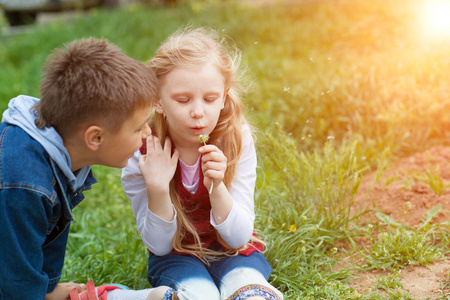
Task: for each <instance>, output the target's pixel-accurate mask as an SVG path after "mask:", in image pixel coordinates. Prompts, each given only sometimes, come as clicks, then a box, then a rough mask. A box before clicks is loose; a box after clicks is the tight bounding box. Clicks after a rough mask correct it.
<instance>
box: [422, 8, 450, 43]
mask: <svg viewBox="0 0 450 300" xmlns="http://www.w3.org/2000/svg"><path fill="white" fill-rule="evenodd" d="M422 16H423V26H424V30H425V34H426V35H427V36H430V37H434V38H450V0H427V1H425V2H424V6H423V10H422Z"/></svg>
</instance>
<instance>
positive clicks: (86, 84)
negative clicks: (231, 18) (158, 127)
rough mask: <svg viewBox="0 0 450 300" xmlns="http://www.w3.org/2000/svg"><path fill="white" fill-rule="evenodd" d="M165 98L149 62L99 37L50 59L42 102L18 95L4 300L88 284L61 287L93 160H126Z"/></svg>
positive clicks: (3, 133)
mask: <svg viewBox="0 0 450 300" xmlns="http://www.w3.org/2000/svg"><path fill="white" fill-rule="evenodd" d="M156 95H157V93H156V77H155V75H154V74H153V73H152V72H151V71H150V70H149V69H148V68H146V67H145V65H144V64H142V63H141V62H139V61H136V60H134V59H132V58H130V57H128V56H127V55H125V54H123V53H122V52H121V51H120V49H118V48H117V47H116V46H114V45H112V44H109V43H108V42H107V41H105V40H98V39H94V38H89V39H81V40H78V41H74V42H72V43H70V44H68V45H66V47H65V49H57V50H56V51H55V52H54V53H53V54H52V55H51V56H49V59H48V60H47V62H46V65H45V67H44V75H43V78H42V81H41V96H42V97H41V100H39V99H37V98H33V97H28V96H18V97H16V98H14V99H12V100H11V101H10V103H9V108H8V109H7V110H6V111H5V112H4V114H3V121H2V122H3V123H1V124H0V228H1V229H0V241H1V242H0V278H1V280H0V300H5V299H8V300H9V299H44V298H45V299H49V300H52V299H57V300H58V299H63V300H65V299H67V298H68V297H69V292H70V291H71V290H73V289H76V290H77V291H78V292H82V291H83V290H84V289H85V286H84V285H79V284H75V283H61V284H58V281H59V279H60V276H61V270H62V267H63V263H64V254H65V249H66V243H67V238H68V234H69V225H70V222H71V221H73V220H74V217H73V214H72V209H73V208H74V207H75V206H76V205H77V204H79V203H80V202H81V201H82V200H83V198H84V196H83V191H85V190H87V189H90V188H91V185H92V184H94V183H96V182H97V180H96V179H95V177H94V176H93V174H92V171H91V165H93V164H99V165H105V166H110V167H116V168H123V167H125V166H126V165H127V162H128V159H129V158H130V157H131V156H132V155H133V153H134V152H135V151H136V150H137V149H139V147H140V146H141V144H142V139H143V138H146V137H147V136H148V135H149V134H150V133H151V131H150V128H149V127H148V125H147V120H148V119H149V117H150V111H151V104H152V102H153V101H154V100H155V99H156V97H157V96H156ZM71 295H72V294H71Z"/></svg>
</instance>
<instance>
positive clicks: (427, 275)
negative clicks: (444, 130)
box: [351, 147, 450, 299]
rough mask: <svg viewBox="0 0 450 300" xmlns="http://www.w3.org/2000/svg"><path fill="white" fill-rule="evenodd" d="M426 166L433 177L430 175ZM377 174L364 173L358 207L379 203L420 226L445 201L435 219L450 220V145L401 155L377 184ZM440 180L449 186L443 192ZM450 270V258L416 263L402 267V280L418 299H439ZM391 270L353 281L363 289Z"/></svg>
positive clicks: (387, 211) (389, 212) (402, 219)
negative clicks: (435, 187)
mask: <svg viewBox="0 0 450 300" xmlns="http://www.w3.org/2000/svg"><path fill="white" fill-rule="evenodd" d="M426 170H428V171H429V174H430V177H427V174H426ZM376 176H377V175H376V171H373V172H371V173H369V174H366V176H364V179H363V181H362V183H361V186H360V189H359V191H358V194H357V196H356V199H355V203H354V208H358V207H365V208H374V207H376V208H378V209H379V210H381V211H382V212H384V213H385V214H387V215H389V216H391V217H392V218H394V219H395V220H397V221H399V222H401V223H404V224H406V225H408V226H411V227H413V228H417V227H418V226H419V225H420V223H421V221H422V217H423V216H424V215H425V213H426V212H428V211H429V210H430V209H431V208H433V207H435V206H437V205H441V207H442V210H441V212H440V213H439V214H438V215H437V216H436V218H435V219H434V220H433V222H445V221H449V220H450V186H449V187H445V185H447V184H449V183H450V147H437V148H433V149H430V150H428V151H426V152H424V153H419V154H416V155H414V156H411V157H407V158H404V159H401V160H400V161H398V162H395V163H393V164H392V167H391V168H389V169H388V171H387V172H385V173H384V174H383V175H382V176H381V178H380V179H379V180H377V182H376V183H375V184H374V181H375V178H376ZM431 178H434V179H431ZM439 181H442V184H443V186H444V187H445V188H441V189H440V191H441V194H440V195H438V193H437V192H436V191H433V190H432V188H431V186H432V185H433V184H435V185H436V184H439ZM436 190H437V191H439V189H436ZM368 222H370V221H368ZM449 272H450V262H449V261H447V260H445V261H438V262H435V263H433V264H430V265H427V266H414V267H410V268H406V269H404V270H402V272H401V278H402V279H401V283H402V285H403V286H404V288H405V289H406V290H409V293H410V294H411V295H412V296H413V297H414V298H416V299H426V298H429V299H437V298H438V297H439V296H442V293H441V292H440V288H441V283H442V282H443V281H444V280H446V279H448V274H449ZM388 273H389V272H387V271H374V272H366V273H359V275H360V277H359V279H357V280H356V281H354V282H353V283H352V284H351V285H352V286H354V287H356V288H357V289H358V291H359V292H362V291H364V290H367V289H368V288H369V287H370V286H372V282H374V281H376V278H375V276H377V277H378V276H380V275H382V276H386V275H388Z"/></svg>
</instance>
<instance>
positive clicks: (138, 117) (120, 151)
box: [97, 107, 152, 168]
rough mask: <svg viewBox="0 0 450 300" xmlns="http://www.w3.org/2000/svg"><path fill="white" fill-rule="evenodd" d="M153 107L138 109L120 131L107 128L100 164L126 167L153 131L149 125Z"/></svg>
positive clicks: (100, 150) (98, 153) (101, 148)
mask: <svg viewBox="0 0 450 300" xmlns="http://www.w3.org/2000/svg"><path fill="white" fill-rule="evenodd" d="M150 113H151V107H148V108H145V109H138V110H136V111H135V112H134V114H133V115H132V116H131V117H130V118H129V119H127V120H126V121H125V122H124V123H123V124H122V126H121V127H120V130H119V131H118V132H111V131H109V130H105V134H104V137H103V142H102V145H101V147H100V149H99V151H98V152H97V158H98V160H99V163H98V164H100V165H104V166H109V167H113V168H124V167H126V166H127V164H128V159H129V158H131V157H132V156H133V154H134V152H136V150H138V149H139V148H140V147H141V146H142V140H143V139H145V138H147V136H149V135H150V134H151V133H152V131H151V129H150V127H149V126H148V119H149V118H150Z"/></svg>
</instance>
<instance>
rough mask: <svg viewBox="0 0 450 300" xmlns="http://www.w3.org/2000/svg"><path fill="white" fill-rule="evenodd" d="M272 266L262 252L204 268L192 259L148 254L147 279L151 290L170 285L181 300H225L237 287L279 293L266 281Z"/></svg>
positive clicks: (175, 255)
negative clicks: (256, 285) (252, 285)
mask: <svg viewBox="0 0 450 300" xmlns="http://www.w3.org/2000/svg"><path fill="white" fill-rule="evenodd" d="M271 271H272V268H271V266H270V265H269V263H268V262H267V260H266V258H265V257H264V255H263V254H262V253H259V252H253V253H252V254H251V255H249V256H243V255H237V256H232V257H224V258H222V259H220V260H218V261H214V262H211V264H210V265H209V266H208V265H205V264H203V263H202V262H201V261H200V260H199V259H197V258H196V257H194V256H185V255H178V254H169V255H165V256H156V255H154V254H151V253H150V256H149V259H148V272H147V277H148V280H149V282H150V284H151V285H152V286H153V287H158V286H161V285H165V286H169V287H171V288H173V289H175V290H176V291H177V296H178V298H179V299H180V300H221V299H227V298H228V297H230V295H232V294H233V293H235V292H236V291H237V290H239V289H240V288H242V287H244V286H247V285H250V284H258V285H262V286H265V287H267V288H269V289H270V290H272V291H273V292H275V293H276V294H277V295H278V296H279V297H280V299H282V297H283V296H282V295H281V293H280V292H279V291H278V290H277V289H276V288H274V287H273V286H272V285H270V284H269V283H268V282H267V279H268V278H269V275H270V272H271Z"/></svg>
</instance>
